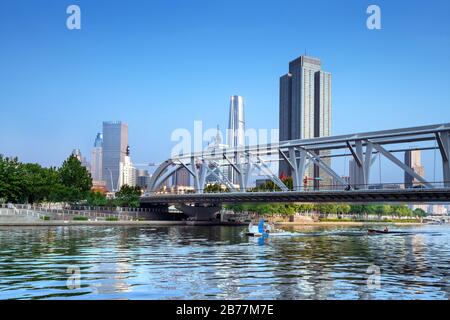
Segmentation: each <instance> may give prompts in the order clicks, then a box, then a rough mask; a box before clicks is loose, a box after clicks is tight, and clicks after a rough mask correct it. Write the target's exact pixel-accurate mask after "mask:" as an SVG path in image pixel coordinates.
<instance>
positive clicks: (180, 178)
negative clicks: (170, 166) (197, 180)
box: [172, 167, 191, 187]
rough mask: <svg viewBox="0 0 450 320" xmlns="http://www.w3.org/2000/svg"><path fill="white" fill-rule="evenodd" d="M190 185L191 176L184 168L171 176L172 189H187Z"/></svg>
mask: <svg viewBox="0 0 450 320" xmlns="http://www.w3.org/2000/svg"><path fill="white" fill-rule="evenodd" d="M190 185H191V174H190V173H189V171H188V170H187V169H186V168H184V167H183V168H181V169H178V171H177V172H176V173H175V174H174V175H173V181H172V186H174V187H188V186H190Z"/></svg>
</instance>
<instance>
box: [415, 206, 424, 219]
mask: <svg viewBox="0 0 450 320" xmlns="http://www.w3.org/2000/svg"><path fill="white" fill-rule="evenodd" d="M413 213H414V215H415V216H417V217H426V216H427V213H426V212H425V211H424V210H423V209H421V208H416V209H414V212H413Z"/></svg>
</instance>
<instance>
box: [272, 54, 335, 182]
mask: <svg viewBox="0 0 450 320" xmlns="http://www.w3.org/2000/svg"><path fill="white" fill-rule="evenodd" d="M321 68H322V66H321V62H320V60H319V59H317V58H313V57H308V56H300V57H299V58H297V59H295V60H293V61H291V62H290V63H289V72H288V73H287V74H286V75H284V76H282V77H281V78H280V110H279V111H280V113H279V125H280V133H279V140H280V141H287V140H295V139H311V138H315V137H324V136H329V135H331V73H329V72H325V71H322V70H321ZM328 155H329V154H328V152H322V153H321V154H320V156H322V157H324V162H325V163H327V164H328V165H330V164H331V160H330V158H326V156H328ZM279 174H280V175H290V174H291V170H290V168H289V166H288V164H287V163H286V162H285V161H281V162H280V168H279ZM306 175H307V176H308V178H315V180H314V181H317V180H319V179H322V181H323V180H324V177H323V176H322V175H321V174H320V175H319V170H318V168H317V167H315V168H313V167H311V168H309V169H308V170H307V172H306ZM328 180H329V181H328ZM327 181H328V182H329V183H330V184H331V180H330V179H327ZM323 183H324V182H322V185H323Z"/></svg>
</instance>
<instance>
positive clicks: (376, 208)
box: [225, 203, 426, 217]
mask: <svg viewBox="0 0 450 320" xmlns="http://www.w3.org/2000/svg"><path fill="white" fill-rule="evenodd" d="M225 208H226V209H228V210H232V211H234V212H254V213H258V214H260V215H274V214H280V215H294V214H296V213H313V212H317V213H323V214H338V215H339V214H356V215H376V216H397V217H424V216H426V212H425V211H424V210H422V209H420V208H417V209H415V210H412V209H411V208H409V207H408V206H406V205H382V204H370V205H362V204H337V203H326V204H312V203H311V204H310V203H305V204H288V203H262V204H233V205H225Z"/></svg>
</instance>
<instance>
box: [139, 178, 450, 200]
mask: <svg viewBox="0 0 450 320" xmlns="http://www.w3.org/2000/svg"><path fill="white" fill-rule="evenodd" d="M447 184H448V181H437V182H429V185H427V186H425V185H424V184H421V183H416V182H414V183H412V184H405V183H404V182H389V183H370V184H348V185H336V184H321V183H320V182H319V183H317V184H316V185H310V184H308V185H303V186H289V185H288V188H289V190H287V191H283V192H320V191H323V192H330V191H343V192H345V191H358V190H369V191H370V190H374V191H375V190H412V191H418V190H426V189H430V188H435V189H444V188H445V189H449V188H448V187H446V185H447ZM242 192H249V193H250V192H281V189H280V188H278V187H276V186H275V187H274V188H267V187H261V186H259V187H258V186H255V187H251V188H245V189H237V191H235V192H231V191H230V190H228V189H227V188H225V187H223V188H221V189H220V190H212V189H211V188H208V187H206V188H204V189H199V190H188V191H184V190H183V191H181V192H180V191H178V190H177V189H176V188H173V189H171V188H168V189H166V190H162V191H156V192H146V193H144V194H143V197H149V196H158V195H183V194H210V193H212V194H214V193H242Z"/></svg>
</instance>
